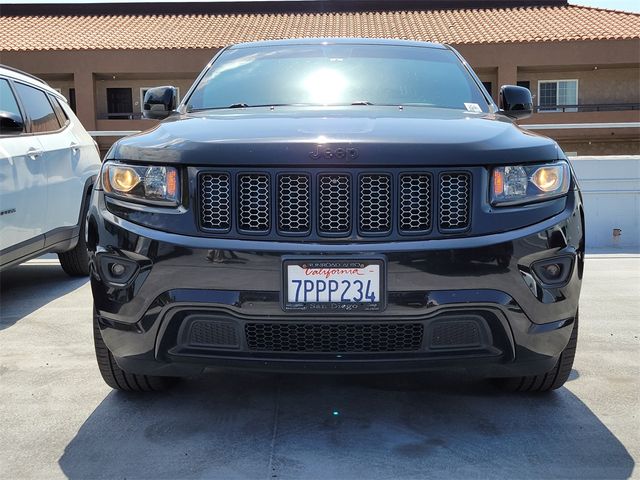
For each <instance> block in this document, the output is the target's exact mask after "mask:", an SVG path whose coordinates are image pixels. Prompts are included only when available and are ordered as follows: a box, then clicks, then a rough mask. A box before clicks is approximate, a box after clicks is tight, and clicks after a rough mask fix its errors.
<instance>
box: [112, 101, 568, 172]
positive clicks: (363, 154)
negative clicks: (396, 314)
mask: <svg viewBox="0 0 640 480" xmlns="http://www.w3.org/2000/svg"><path fill="white" fill-rule="evenodd" d="M338 149H342V151H344V150H348V151H349V152H350V153H351V154H350V155H340V154H338V155H334V154H333V153H332V152H336V150H338ZM318 153H319V155H318ZM558 156H559V149H558V146H557V144H556V143H555V142H554V141H553V140H550V139H549V138H546V137H543V136H540V135H537V134H534V133H531V132H529V131H526V130H523V129H521V128H520V127H518V126H517V125H515V124H514V123H513V122H512V121H511V120H509V119H508V118H506V117H504V116H502V115H499V114H485V113H472V112H466V111H459V110H453V109H442V108H429V107H404V108H402V109H401V108H399V107H375V106H364V105H363V106H349V107H322V108H320V107H318V108H312V107H284V108H283V107H275V108H273V109H271V108H269V107H266V108H262V107H260V108H247V109H225V110H209V111H204V112H197V113H190V114H184V115H173V116H171V117H169V118H168V119H166V120H165V121H163V122H161V123H160V124H158V125H157V126H155V127H154V128H152V129H150V130H147V131H145V132H142V133H140V134H137V135H133V136H130V137H127V138H124V139H122V140H120V141H119V142H117V143H116V144H115V145H114V146H113V148H112V149H111V150H110V152H109V154H108V156H107V158H108V159H118V160H123V161H126V160H129V161H144V162H149V163H153V162H157V163H170V164H171V163H176V164H183V165H212V166H214V165H228V166H238V165H247V166H257V165H262V166H266V165H287V166H302V165H307V166H317V165H323V166H324V165H336V166H337V165H344V166H351V165H390V166H400V165H407V166H412V165H413V166H416V165H441V166H442V165H452V166H455V165H459V166H465V165H489V164H493V165H495V164H513V163H523V162H535V161H548V160H556V159H557V158H558Z"/></svg>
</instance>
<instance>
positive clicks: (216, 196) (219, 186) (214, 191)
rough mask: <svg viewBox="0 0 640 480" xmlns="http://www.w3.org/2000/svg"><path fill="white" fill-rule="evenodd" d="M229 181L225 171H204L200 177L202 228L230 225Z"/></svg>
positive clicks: (227, 226) (221, 227) (223, 227)
mask: <svg viewBox="0 0 640 480" xmlns="http://www.w3.org/2000/svg"><path fill="white" fill-rule="evenodd" d="M230 184H231V182H230V179H229V174H227V173H205V174H203V175H202V176H201V177H200V210H201V213H200V217H201V218H200V223H201V225H202V227H203V228H207V229H212V230H229V228H230V227H231V185H230Z"/></svg>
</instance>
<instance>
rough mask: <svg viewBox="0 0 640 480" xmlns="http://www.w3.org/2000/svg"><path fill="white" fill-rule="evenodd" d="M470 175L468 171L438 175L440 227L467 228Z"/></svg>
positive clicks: (446, 228)
mask: <svg viewBox="0 0 640 480" xmlns="http://www.w3.org/2000/svg"><path fill="white" fill-rule="evenodd" d="M470 192H471V177H470V175H469V174H468V173H444V174H442V175H441V176H440V228H441V229H443V230H451V229H459V228H467V227H468V226H469V217H470V212H469V210H470V198H469V197H470Z"/></svg>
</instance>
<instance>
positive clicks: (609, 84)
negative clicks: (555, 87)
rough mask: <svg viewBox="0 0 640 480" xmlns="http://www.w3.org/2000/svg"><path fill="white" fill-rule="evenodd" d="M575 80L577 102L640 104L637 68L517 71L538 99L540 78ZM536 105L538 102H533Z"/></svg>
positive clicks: (639, 76)
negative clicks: (576, 84)
mask: <svg viewBox="0 0 640 480" xmlns="http://www.w3.org/2000/svg"><path fill="white" fill-rule="evenodd" d="M565 79H577V80H578V103H579V104H593V103H640V67H620V68H598V69H597V70H596V69H594V67H590V69H589V70H569V71H553V70H550V71H528V70H527V69H526V68H520V69H519V70H518V81H529V82H531V93H533V94H534V95H535V96H536V99H537V98H538V95H539V94H538V82H539V81H540V80H565ZM536 104H537V102H536Z"/></svg>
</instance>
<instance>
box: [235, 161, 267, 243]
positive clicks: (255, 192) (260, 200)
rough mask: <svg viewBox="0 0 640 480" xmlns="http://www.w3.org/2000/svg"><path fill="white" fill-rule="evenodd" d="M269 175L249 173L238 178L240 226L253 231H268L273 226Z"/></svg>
mask: <svg viewBox="0 0 640 480" xmlns="http://www.w3.org/2000/svg"><path fill="white" fill-rule="evenodd" d="M270 202H271V187H270V181H269V175H267V174H264V173H249V174H245V175H240V176H239V178H238V227H239V228H240V229H241V230H247V231H251V232H268V231H269V228H270V226H271V221H270V216H271V215H270V213H271V212H270V210H271V205H270Z"/></svg>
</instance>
